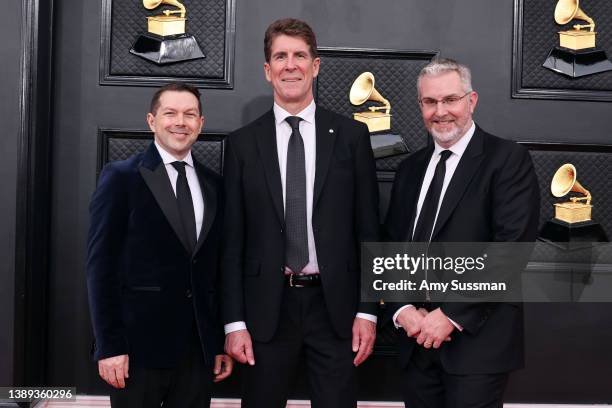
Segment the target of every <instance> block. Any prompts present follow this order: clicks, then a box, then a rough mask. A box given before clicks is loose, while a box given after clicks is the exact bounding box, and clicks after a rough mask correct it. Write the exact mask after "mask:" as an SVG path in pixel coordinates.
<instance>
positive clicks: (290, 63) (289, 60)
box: [285, 56, 296, 71]
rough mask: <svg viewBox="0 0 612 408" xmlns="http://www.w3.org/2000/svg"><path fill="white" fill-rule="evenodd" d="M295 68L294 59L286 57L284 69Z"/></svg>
mask: <svg viewBox="0 0 612 408" xmlns="http://www.w3.org/2000/svg"><path fill="white" fill-rule="evenodd" d="M295 68H296V64H295V58H294V57H293V56H289V57H287V64H286V65H285V69H288V70H290V71H291V70H294V69H295Z"/></svg>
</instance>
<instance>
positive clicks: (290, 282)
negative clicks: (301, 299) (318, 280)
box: [289, 273, 304, 288]
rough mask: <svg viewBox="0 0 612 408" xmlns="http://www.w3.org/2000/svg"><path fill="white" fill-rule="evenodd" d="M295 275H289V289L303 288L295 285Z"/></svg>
mask: <svg viewBox="0 0 612 408" xmlns="http://www.w3.org/2000/svg"><path fill="white" fill-rule="evenodd" d="M293 275H295V274H294V273H292V274H291V275H289V287H291V288H303V287H304V285H300V284H294V283H293Z"/></svg>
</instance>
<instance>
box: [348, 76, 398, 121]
mask: <svg viewBox="0 0 612 408" xmlns="http://www.w3.org/2000/svg"><path fill="white" fill-rule="evenodd" d="M349 100H350V101H351V103H352V104H353V105H356V106H359V105H363V104H364V103H366V102H367V101H374V102H381V103H382V104H383V106H370V107H369V108H368V110H367V111H365V112H357V113H354V114H353V119H355V120H358V121H360V122H363V123H365V124H366V125H368V130H369V131H370V133H374V132H380V131H383V130H390V129H391V114H390V113H389V112H391V104H390V103H389V101H388V100H386V99H385V98H384V97H383V96H382V95H381V94H380V93H378V91H377V90H376V88H374V74H372V73H371V72H364V73H362V74H361V75H359V76H358V77H357V79H355V81H354V82H353V86H351V90H350V92H349ZM380 110H384V112H379V111H380Z"/></svg>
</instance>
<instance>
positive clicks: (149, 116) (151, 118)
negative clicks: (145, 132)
mask: <svg viewBox="0 0 612 408" xmlns="http://www.w3.org/2000/svg"><path fill="white" fill-rule="evenodd" d="M147 124H148V125H149V129H151V132H153V133H155V115H153V114H152V113H151V112H149V113H147Z"/></svg>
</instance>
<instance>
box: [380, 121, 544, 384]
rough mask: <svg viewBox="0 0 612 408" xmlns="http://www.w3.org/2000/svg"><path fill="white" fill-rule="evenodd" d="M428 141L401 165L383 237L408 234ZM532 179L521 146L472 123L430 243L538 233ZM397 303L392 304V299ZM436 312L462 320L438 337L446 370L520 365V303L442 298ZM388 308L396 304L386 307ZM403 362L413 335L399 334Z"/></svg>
mask: <svg viewBox="0 0 612 408" xmlns="http://www.w3.org/2000/svg"><path fill="white" fill-rule="evenodd" d="M433 150H434V145H433V143H432V144H430V145H429V146H427V147H426V148H424V149H422V150H419V151H417V152H415V153H414V154H412V155H411V156H410V157H408V158H407V159H406V160H405V161H404V162H402V164H401V165H400V167H399V169H398V171H397V174H396V176H395V181H394V183H393V189H392V193H391V201H390V205H389V210H388V213H387V217H386V221H385V231H386V234H387V238H388V239H389V240H391V241H407V240H410V239H409V238H407V237H410V236H411V235H412V230H413V227H414V223H415V215H416V206H417V201H418V198H419V192H420V189H421V184H422V181H423V178H424V176H425V171H426V169H427V165H428V164H429V160H430V158H431V155H432V154H433ZM539 197H540V195H539V189H538V183H537V179H536V175H535V171H534V168H533V163H532V161H531V156H530V155H529V153H528V151H527V150H526V149H525V148H524V147H522V146H520V145H518V144H516V143H514V142H512V141H508V140H504V139H501V138H498V137H495V136H492V135H490V134H488V133H486V132H484V131H483V130H482V129H480V128H479V127H476V131H475V132H474V135H473V137H472V140H471V141H470V143H469V144H468V146H467V148H466V150H465V152H464V154H463V156H462V157H461V160H460V162H459V164H458V166H457V169H456V170H455V173H454V175H453V178H452V179H451V182H450V184H449V186H448V188H447V191H446V193H445V195H444V198H443V201H442V205H441V207H440V212H439V214H438V219H437V221H436V225H435V227H434V231H433V235H432V242H433V241H439V242H511V241H516V242H521V241H522V242H529V241H534V240H535V239H536V237H537V228H538V217H539V211H540V210H539V209H540V199H539ZM398 306H399V305H398ZM435 306H440V307H441V309H442V311H443V312H444V313H445V314H446V315H447V316H448V317H450V318H451V319H453V320H454V321H455V322H457V323H459V324H460V325H461V326H462V327H463V329H464V330H463V332H459V331H457V330H455V331H454V332H453V333H452V334H451V337H452V341H451V342H449V343H444V344H443V346H442V347H441V349H440V357H441V361H442V364H443V366H444V368H445V369H446V371H448V372H450V373H453V374H467V373H495V372H506V371H510V370H513V369H516V368H519V367H521V366H522V365H523V315H522V307H521V305H520V304H509V303H479V304H471V303H442V304H439V305H435ZM391 309H392V311H393V310H396V309H397V308H391ZM399 337H400V357H401V361H402V362H403V363H404V364H405V363H407V362H408V360H409V358H410V354H411V353H412V350H413V348H414V347H415V345H416V342H415V341H414V339H412V338H408V337H407V336H406V335H405V333H403V331H402V332H401V333H400V336H399Z"/></svg>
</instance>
